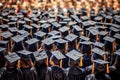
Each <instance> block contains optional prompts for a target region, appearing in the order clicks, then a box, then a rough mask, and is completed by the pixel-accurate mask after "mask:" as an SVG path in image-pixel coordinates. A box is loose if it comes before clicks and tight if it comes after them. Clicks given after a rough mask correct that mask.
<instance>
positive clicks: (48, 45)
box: [42, 38, 54, 50]
mask: <svg viewBox="0 0 120 80" xmlns="http://www.w3.org/2000/svg"><path fill="white" fill-rule="evenodd" d="M42 42H43V43H44V47H45V49H47V50H51V49H52V48H53V43H54V40H52V39H51V38H46V39H44V40H42Z"/></svg>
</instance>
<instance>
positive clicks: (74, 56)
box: [66, 50, 83, 66]
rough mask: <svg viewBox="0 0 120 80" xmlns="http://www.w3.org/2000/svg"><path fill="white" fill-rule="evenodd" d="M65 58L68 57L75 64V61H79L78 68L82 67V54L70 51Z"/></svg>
mask: <svg viewBox="0 0 120 80" xmlns="http://www.w3.org/2000/svg"><path fill="white" fill-rule="evenodd" d="M66 56H68V57H69V58H70V59H72V60H73V62H75V61H77V60H78V59H79V61H80V62H79V66H82V65H83V63H82V56H83V54H82V53H80V52H78V51H76V50H71V51H70V52H68V53H67V54H66Z"/></svg>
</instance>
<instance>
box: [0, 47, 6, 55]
mask: <svg viewBox="0 0 120 80" xmlns="http://www.w3.org/2000/svg"><path fill="white" fill-rule="evenodd" d="M5 50H6V48H4V47H0V52H3V51H5ZM0 55H1V54H0Z"/></svg>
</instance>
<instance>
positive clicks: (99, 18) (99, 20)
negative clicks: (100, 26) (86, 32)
mask: <svg viewBox="0 0 120 80" xmlns="http://www.w3.org/2000/svg"><path fill="white" fill-rule="evenodd" d="M102 19H103V17H101V16H97V17H95V18H94V20H95V21H97V22H102Z"/></svg>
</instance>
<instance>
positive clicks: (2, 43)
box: [0, 40, 9, 49]
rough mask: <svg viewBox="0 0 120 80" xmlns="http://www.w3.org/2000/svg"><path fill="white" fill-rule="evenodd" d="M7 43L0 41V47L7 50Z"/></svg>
mask: <svg viewBox="0 0 120 80" xmlns="http://www.w3.org/2000/svg"><path fill="white" fill-rule="evenodd" d="M8 43H9V41H5V40H0V46H1V47H4V48H8V49H9V44H8Z"/></svg>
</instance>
